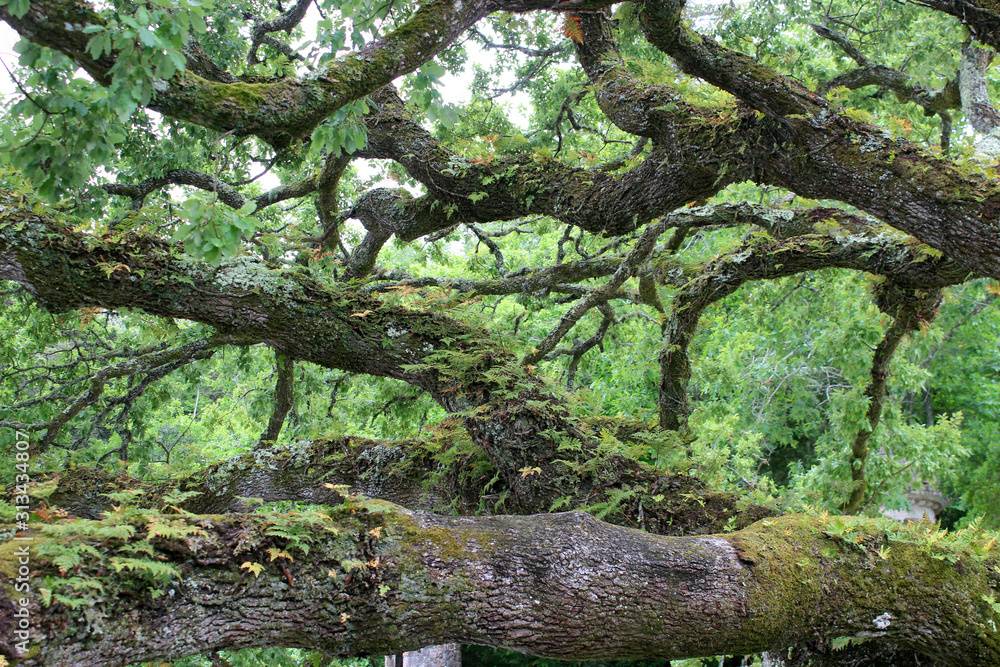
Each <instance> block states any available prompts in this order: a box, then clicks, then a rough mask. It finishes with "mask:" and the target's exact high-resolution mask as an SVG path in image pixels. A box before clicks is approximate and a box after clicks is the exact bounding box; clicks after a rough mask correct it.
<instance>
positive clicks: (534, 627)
mask: <svg viewBox="0 0 1000 667" xmlns="http://www.w3.org/2000/svg"><path fill="white" fill-rule="evenodd" d="M132 512H133V513H131V514H130V510H128V509H127V508H121V509H119V510H118V511H117V512H116V513H112V515H111V516H110V517H109V518H107V519H106V520H104V521H102V522H87V521H81V520H77V521H75V522H72V523H67V524H62V525H53V526H49V527H47V528H46V530H45V531H43V533H42V534H36V535H29V536H27V537H31V538H32V540H31V542H30V545H31V547H32V551H31V554H30V557H28V561H29V563H28V565H27V566H26V567H27V568H28V569H29V570H30V572H31V575H32V576H31V578H30V579H28V581H27V583H28V586H29V587H30V589H31V590H30V592H19V593H17V595H18V598H17V599H14V598H13V597H12V595H13V594H14V592H13V589H10V588H8V589H5V590H4V591H3V592H2V593H0V597H2V598H3V599H0V614H2V615H0V650H3V651H5V653H6V655H7V657H8V658H13V657H15V655H16V651H17V649H18V648H22V649H25V650H26V651H25V652H26V656H25V657H24V660H23V662H22V663H19V664H24V665H32V666H34V665H75V666H78V667H90V666H97V665H101V666H108V667H113V666H115V665H126V664H129V663H132V662H138V661H149V660H167V659H171V658H177V657H180V656H183V655H192V654H201V653H205V652H206V651H212V650H220V649H231V648H242V647H247V646H288V647H302V648H311V649H315V650H321V651H323V652H325V653H329V654H331V655H340V656H350V655H372V654H375V655H386V654H393V653H397V652H401V651H408V650H415V649H419V648H421V647H424V646H428V645H432V644H444V643H469V644H478V645H483V646H497V647H505V648H516V649H517V650H519V651H523V652H526V653H529V654H533V655H539V656H545V657H551V658H559V659H574V660H590V659H607V658H618V659H636V658H644V657H647V658H652V657H656V658H659V659H670V658H684V657H693V656H704V655H718V654H723V653H743V654H751V653H758V652H760V651H764V650H773V649H781V648H783V647H786V646H790V645H794V644H798V643H801V642H804V641H807V640H810V639H812V638H814V637H817V636H821V637H831V638H832V637H854V638H857V639H862V638H866V639H872V638H879V639H882V640H884V641H889V642H894V643H896V644H899V645H901V646H904V647H908V648H913V649H917V650H919V651H921V652H923V653H926V654H928V655H931V656H936V657H938V658H942V659H945V658H946V659H947V660H948V661H949V664H952V665H959V666H961V665H977V666H979V665H986V664H998V663H1000V634H998V633H997V632H996V621H997V618H996V616H997V612H996V611H994V610H993V609H992V608H991V605H990V603H989V602H988V601H987V600H988V599H989V598H991V596H995V595H996V593H997V588H998V587H1000V581H998V579H997V575H996V574H995V573H993V570H992V569H991V568H993V567H995V566H996V565H997V562H996V557H995V556H992V557H990V558H989V559H985V556H984V552H983V550H982V549H983V547H982V545H978V543H977V542H975V539H974V538H970V539H968V540H967V542H968V544H967V545H966V547H965V548H964V551H963V552H959V551H946V550H943V548H935V546H934V544H935V543H934V542H933V541H932V540H931V537H933V535H930V537H929V534H928V529H927V528H926V527H923V526H916V527H905V526H900V525H898V524H895V523H894V522H891V521H889V520H888V519H885V520H862V519H855V518H830V517H818V518H807V517H802V516H789V517H783V518H780V519H773V520H768V521H764V522H761V523H758V524H755V525H754V526H752V527H750V528H748V529H746V530H743V531H740V532H737V533H731V534H721V535H714V536H707V537H661V536H656V535H651V534H648V533H644V532H641V531H636V530H631V529H626V528H619V527H615V526H611V525H609V524H606V523H603V522H601V521H598V520H596V519H594V518H593V517H591V516H590V515H587V514H584V513H582V512H568V513H564V514H551V515H534V516H524V517H510V516H507V517H484V518H462V517H443V516H438V515H434V514H428V513H421V512H408V511H406V510H403V509H401V508H399V507H397V506H394V505H390V504H386V503H381V502H376V501H369V502H366V503H362V502H360V501H358V500H356V499H354V500H349V501H348V502H347V503H345V504H344V505H342V506H341V507H339V508H337V509H335V510H331V511H330V514H329V515H325V514H318V513H312V514H309V513H305V514H296V513H290V514H284V515H242V516H240V515H233V516H228V517H220V516H187V517H185V516H183V515H177V514H175V513H174V514H170V515H154V514H150V513H148V512H146V513H134V511H132ZM130 527H131V529H130ZM130 533H131V534H130ZM150 535H153V536H154V537H148V536H150ZM166 536H169V537H166ZM22 544H23V542H15V541H9V542H7V543H6V544H4V545H3V546H2V547H0V567H2V568H3V573H2V574H3V576H4V577H5V578H7V579H8V580H11V581H13V580H15V579H16V577H17V576H18V573H17V568H18V555H17V549H18V548H20V545H22ZM98 556H99V557H98ZM935 556H940V557H941V559H939V558H937V557H935ZM949 558H950V559H951V560H954V562H951V561H950V560H949ZM21 595H23V596H25V597H23V598H21V597H20V596H21ZM15 612H16V613H18V614H24V615H25V618H26V619H27V622H26V625H27V631H28V638H27V640H26V641H22V640H21V638H20V636H19V635H17V634H15V631H16V630H18V621H19V620H20V619H19V617H17V616H15V615H14V614H15Z"/></svg>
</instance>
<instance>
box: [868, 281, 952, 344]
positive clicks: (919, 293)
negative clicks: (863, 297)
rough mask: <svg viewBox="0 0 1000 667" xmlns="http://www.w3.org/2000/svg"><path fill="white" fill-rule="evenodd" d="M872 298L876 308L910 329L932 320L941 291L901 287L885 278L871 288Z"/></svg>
mask: <svg viewBox="0 0 1000 667" xmlns="http://www.w3.org/2000/svg"><path fill="white" fill-rule="evenodd" d="M872 300H873V301H874V302H875V305H876V306H878V309H879V310H880V311H882V312H883V313H885V314H886V315H889V316H890V317H892V318H893V319H894V320H896V322H897V324H898V326H899V327H901V328H902V329H904V330H906V331H912V330H914V329H916V328H918V327H919V326H921V324H923V323H930V322H932V321H934V318H935V317H936V316H937V312H938V308H939V307H940V306H941V291H940V290H937V289H917V288H913V287H903V286H901V285H899V284H897V283H895V282H893V281H891V280H885V281H883V282H881V283H878V284H877V285H875V286H874V287H873V288H872Z"/></svg>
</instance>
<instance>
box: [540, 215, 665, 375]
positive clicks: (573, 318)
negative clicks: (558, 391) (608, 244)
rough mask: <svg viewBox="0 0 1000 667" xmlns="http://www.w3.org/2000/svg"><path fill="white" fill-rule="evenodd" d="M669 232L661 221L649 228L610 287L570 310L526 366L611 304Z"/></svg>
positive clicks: (591, 294) (601, 288)
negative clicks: (606, 303) (589, 313)
mask: <svg viewBox="0 0 1000 667" xmlns="http://www.w3.org/2000/svg"><path fill="white" fill-rule="evenodd" d="M665 229H666V224H665V223H664V222H663V221H662V220H661V221H660V222H658V223H656V224H653V225H649V226H648V227H646V229H645V230H643V233H642V236H640V237H639V240H638V241H636V244H635V247H634V248H632V252H630V253H629V254H628V257H626V258H625V261H623V262H622V263H621V265H620V266H619V267H618V270H616V271H615V273H614V275H612V276H611V278H610V279H609V280H608V282H607V283H605V284H604V285H602V286H601V287H599V288H597V289H595V290H594V291H593V292H591V293H590V294H588V295H586V296H585V297H584V298H582V299H580V300H579V301H577V302H576V304H574V305H573V307H572V308H570V309H569V310H568V311H567V312H566V314H565V315H563V316H562V319H561V320H560V321H559V324H558V325H557V326H556V328H555V329H554V330H552V332H551V333H549V335H548V336H546V337H545V339H544V340H543V341H542V342H541V343H539V344H538V347H537V348H536V349H535V350H534V351H532V352H529V353H528V354H526V355H525V356H524V358H523V359H522V360H521V363H522V364H523V365H529V364H536V363H538V362H539V361H540V360H541V359H542V358H543V357H544V356H545V355H546V354H548V353H549V352H551V351H552V349H553V348H554V347H555V346H556V344H557V343H558V342H559V341H560V340H562V337H563V336H565V335H566V334H567V333H568V332H569V330H570V329H572V328H573V326H574V325H575V324H576V323H577V322H578V321H579V320H580V318H581V317H583V316H584V315H585V314H586V313H587V311H589V310H590V309H591V308H593V307H594V306H596V305H597V304H598V303H601V302H604V301H607V300H608V299H609V298H610V297H611V296H612V295H613V294H614V293H615V292H617V291H618V288H619V287H621V286H622V284H623V283H624V282H625V281H626V280H628V279H629V278H630V277H632V276H633V275H635V273H636V271H637V269H638V268H639V265H640V264H641V263H643V262H644V261H645V260H646V258H647V257H649V255H650V253H652V252H653V248H654V246H655V245H656V240H657V239H658V238H659V237H660V234H662V233H663V231H664V230H665Z"/></svg>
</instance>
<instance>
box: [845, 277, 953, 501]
mask: <svg viewBox="0 0 1000 667" xmlns="http://www.w3.org/2000/svg"><path fill="white" fill-rule="evenodd" d="M874 292H875V294H874V297H875V303H876V305H878V307H879V309H880V310H881V311H882V312H884V313H886V314H888V315H890V316H891V317H892V323H891V324H890V325H889V328H888V329H886V332H885V334H883V336H882V340H881V341H879V344H878V345H877V346H876V347H875V351H874V353H873V354H872V367H871V373H870V374H871V381H870V382H869V383H868V388H867V389H865V398H867V399H868V410H867V412H866V414H865V422H866V423H865V424H863V425H862V427H861V428H860V429H859V430H858V433H857V435H856V436H855V437H854V442H853V443H851V454H850V465H851V482H852V483H853V487H852V488H851V493H850V496H849V497H848V499H847V501H846V502H845V503H844V505H843V511H844V512H845V513H847V514H854V513H856V512H858V511H860V510H861V508H862V507H863V506H864V502H865V499H866V498H865V497H866V494H867V490H868V484H867V480H866V479H865V462H866V461H867V459H868V441H869V439H871V435H872V432H873V431H874V430H875V428H876V427H877V426H878V424H879V421H880V420H881V419H882V405H883V403H884V402H885V397H886V394H888V392H889V387H888V380H889V364H890V363H891V362H892V356H893V354H895V352H896V348H897V347H898V346H899V344H900V343H901V342H902V341H903V338H905V337H906V336H908V335H910V334H912V333H913V332H914V331H916V330H917V329H918V328H920V327H924V326H927V325H929V324H930V323H931V322H932V321H933V320H934V318H935V317H936V316H937V309H938V306H940V305H941V291H940V290H930V291H924V290H916V289H912V288H911V289H903V288H900V287H899V286H898V285H896V284H894V283H893V282H891V281H886V282H884V283H881V284H879V285H876V286H875V287H874Z"/></svg>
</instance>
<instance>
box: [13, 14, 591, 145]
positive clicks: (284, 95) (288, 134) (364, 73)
mask: <svg viewBox="0 0 1000 667" xmlns="http://www.w3.org/2000/svg"><path fill="white" fill-rule="evenodd" d="M609 4H610V0H567V1H566V2H564V3H562V4H561V5H560V8H561V9H565V10H572V9H574V8H579V9H594V8H598V7H602V6H607V5H609ZM549 8H551V6H550V4H549V3H545V2H533V1H528V2H523V1H522V2H504V1H503V0H473V1H471V2H461V1H457V2H456V1H453V0H430V1H429V2H427V3H425V4H423V5H421V6H420V7H419V9H417V11H416V12H415V13H414V14H413V16H411V17H410V18H409V19H408V20H407V21H406V22H404V23H403V24H402V25H400V26H399V27H397V28H396V29H395V30H394V31H392V32H390V33H389V34H387V35H386V36H384V37H382V38H381V39H376V40H373V41H372V42H370V43H369V44H367V45H365V46H364V47H363V48H361V49H360V50H358V51H354V52H351V53H349V54H347V55H344V56H342V57H340V58H337V59H336V60H334V61H333V62H332V63H330V65H329V66H327V67H326V69H325V70H324V71H323V72H322V73H321V74H320V75H319V76H313V77H308V78H296V77H286V78H282V79H279V80H277V81H274V82H268V83H243V82H226V81H224V80H218V79H222V78H223V77H219V76H216V79H217V80H210V79H206V78H203V77H201V76H199V75H198V74H195V73H194V70H188V71H184V72H181V73H178V74H176V75H174V76H173V77H172V78H171V79H170V81H166V82H161V83H160V84H158V86H157V92H156V95H155V97H154V99H153V101H152V102H151V103H150V108H152V109H154V110H156V111H159V112H161V113H163V114H164V115H166V116H169V117H171V118H175V119H177V120H182V121H186V122H189V123H194V124H196V125H201V126H203V127H207V128H209V129H213V130H216V131H219V132H235V133H236V134H238V135H243V136H245V135H256V136H259V137H261V138H262V139H264V140H266V141H268V142H269V143H271V144H272V145H274V146H276V147H283V146H287V145H288V144H289V143H290V142H291V141H293V140H295V139H299V138H304V137H308V136H309V134H310V133H311V132H312V130H313V129H314V128H316V127H317V126H318V125H319V124H320V123H321V122H322V121H323V120H325V119H326V118H328V117H329V116H330V115H331V114H333V113H334V112H336V111H337V110H338V109H340V108H341V107H343V106H344V105H345V104H347V103H349V102H352V101H354V100H358V99H361V98H363V97H364V96H365V95H369V94H371V93H373V92H374V91H376V90H378V89H379V88H381V87H382V86H385V85H386V84H388V83H390V82H391V81H392V80H393V79H396V78H397V77H399V76H402V75H404V74H408V73H410V72H413V71H414V70H416V69H417V68H418V67H420V66H421V65H422V64H424V63H426V62H428V61H429V60H431V59H432V58H433V57H434V56H435V55H436V54H438V53H440V52H441V51H442V50H444V49H445V48H447V47H448V46H449V45H450V44H451V43H452V42H453V41H454V40H455V39H456V38H457V37H458V36H460V35H461V34H463V33H464V32H465V31H466V30H467V29H468V28H469V27H470V26H472V25H473V24H475V22H476V21H478V20H479V19H481V18H483V17H484V16H486V15H488V14H490V13H492V12H496V11H526V10H529V9H549ZM8 9H9V7H0V20H3V21H5V22H6V23H8V24H9V25H10V26H11V27H12V28H14V30H16V31H17V32H18V33H19V34H20V35H21V36H22V37H24V38H25V39H28V40H31V41H33V42H35V43H37V44H40V45H42V46H47V47H50V48H53V49H56V50H58V51H61V52H62V53H64V54H66V55H67V56H69V57H70V58H71V59H72V60H73V61H74V62H76V63H77V64H78V65H80V67H82V68H83V69H85V70H86V71H87V72H88V73H89V74H90V75H91V76H92V77H93V78H94V79H95V80H96V81H97V82H99V83H101V84H102V85H109V84H110V82H111V79H110V73H109V72H110V70H111V68H112V67H113V66H114V64H115V60H116V54H104V55H102V56H101V57H100V58H98V59H94V58H93V57H91V55H90V54H89V53H88V52H87V43H88V41H89V39H90V35H89V34H88V33H84V32H83V29H84V28H86V27H89V26H103V25H105V21H104V19H102V18H101V16H100V15H99V14H98V13H97V12H95V11H94V9H93V7H92V6H91V5H90V3H88V2H87V1H86V0H73V1H72V2H68V3H59V2H55V0H47V1H45V2H38V3H32V4H31V8H30V9H29V11H28V12H27V14H25V15H24V16H22V17H20V18H16V17H14V16H13V15H11V14H10V12H9V11H8Z"/></svg>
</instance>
